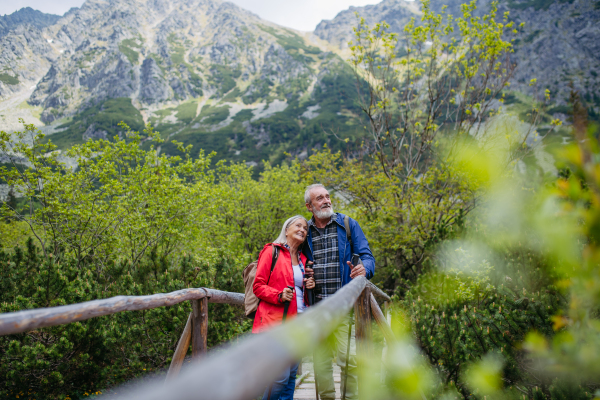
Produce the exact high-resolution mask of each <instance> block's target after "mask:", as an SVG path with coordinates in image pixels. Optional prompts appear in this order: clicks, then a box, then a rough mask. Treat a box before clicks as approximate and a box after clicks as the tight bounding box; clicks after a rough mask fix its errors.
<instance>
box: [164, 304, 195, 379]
mask: <svg viewBox="0 0 600 400" xmlns="http://www.w3.org/2000/svg"><path fill="white" fill-rule="evenodd" d="M191 339H192V313H190V316H189V317H188V320H187V323H186V324H185V328H184V329H183V333H182V334H181V338H179V343H177V348H176V349H175V353H174V354H173V358H172V359H171V365H170V366H169V371H168V372H167V378H166V379H165V380H167V381H168V380H169V379H173V378H174V377H176V376H177V374H179V370H181V366H182V365H183V359H184V358H185V355H186V354H187V351H188V348H189V347H190V340H191Z"/></svg>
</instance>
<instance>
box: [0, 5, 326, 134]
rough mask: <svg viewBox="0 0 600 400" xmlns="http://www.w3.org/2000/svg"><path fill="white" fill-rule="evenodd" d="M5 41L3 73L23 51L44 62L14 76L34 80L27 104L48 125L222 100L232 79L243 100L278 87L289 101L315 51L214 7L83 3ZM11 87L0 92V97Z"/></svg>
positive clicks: (246, 16)
mask: <svg viewBox="0 0 600 400" xmlns="http://www.w3.org/2000/svg"><path fill="white" fill-rule="evenodd" d="M3 40H4V43H2V44H1V45H2V47H1V48H2V50H3V51H4V52H5V53H7V54H6V55H5V56H4V57H3V58H4V60H2V59H1V58H0V68H1V67H3V66H4V67H5V69H6V66H7V65H9V68H11V70H13V71H17V70H18V67H19V66H22V64H23V63H22V62H19V63H17V62H16V60H17V59H18V58H19V57H21V58H23V55H24V54H25V53H26V52H29V53H32V54H31V55H27V56H26V58H28V59H30V60H31V61H32V62H34V63H38V64H41V68H38V69H37V70H36V71H35V73H32V74H30V75H31V76H27V77H25V76H18V77H17V78H16V79H19V81H21V80H25V81H27V82H36V81H37V80H39V83H38V84H37V86H36V88H35V91H34V92H33V93H32V94H31V96H30V98H29V104H31V105H33V106H41V107H43V112H42V116H41V117H42V118H41V119H42V121H44V122H45V123H52V122H53V121H55V120H56V119H59V118H62V117H65V116H71V115H74V114H75V113H77V112H80V111H82V110H84V109H86V108H88V107H90V106H93V105H94V104H98V103H100V102H102V101H104V100H106V99H110V98H118V97H130V98H132V99H133V100H134V104H137V105H139V107H146V106H160V104H162V103H164V102H166V101H185V100H186V99H191V98H197V97H199V96H201V95H202V94H203V93H204V91H207V90H208V91H212V92H215V93H216V94H217V96H223V95H224V94H225V93H227V92H229V91H230V90H232V89H234V88H238V84H237V82H238V81H240V82H248V83H247V84H242V85H239V86H240V87H239V88H238V90H240V96H241V97H242V98H244V99H245V101H247V102H254V101H257V100H260V99H262V98H266V97H268V95H269V93H270V92H271V88H274V87H279V89H278V90H279V92H280V93H281V94H282V95H283V96H285V97H287V98H291V97H293V96H297V95H299V92H301V91H302V87H303V86H307V85H298V84H296V83H294V81H297V80H302V81H304V82H306V81H308V80H309V75H310V74H311V70H310V67H309V66H308V65H307V64H311V63H312V62H313V60H312V59H308V58H307V57H306V56H305V55H304V53H305V52H308V53H310V52H312V53H313V54H318V53H321V50H320V49H319V48H316V47H314V46H312V47H311V46H309V45H306V44H305V42H304V40H303V39H302V38H301V37H300V36H298V35H297V34H296V33H294V32H292V31H289V30H286V29H283V28H281V27H279V26H276V25H273V24H271V23H268V22H266V21H262V20H260V19H259V18H258V17H257V16H256V15H254V14H252V13H250V12H247V11H245V10H242V9H240V8H239V7H237V6H235V5H234V4H232V3H225V2H221V1H218V0H176V1H168V0H108V1H103V0H88V1H86V2H85V3H84V5H83V6H82V7H81V8H80V9H76V10H73V11H71V12H69V13H67V14H66V15H65V16H64V17H63V18H61V19H60V20H58V22H56V23H55V24H53V25H51V26H49V27H46V28H44V29H42V30H40V29H37V28H35V29H34V28H27V30H24V29H21V31H18V32H17V31H12V32H11V33H9V34H8V35H7V36H6V37H5V38H3ZM3 61H4V62H3ZM11 63H12V64H11ZM21 69H22V68H21ZM43 69H45V71H46V73H45V74H44V75H41V74H40V72H41V71H40V70H43ZM15 73H16V74H24V72H18V73H17V72H15ZM13 83H14V82H13ZM242 88H243V91H242ZM16 90H19V88H18V85H12V87H11V85H10V84H6V85H4V86H0V96H3V97H6V96H8V95H10V94H11V93H13V92H15V91H16Z"/></svg>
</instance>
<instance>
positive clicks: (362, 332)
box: [354, 287, 373, 400]
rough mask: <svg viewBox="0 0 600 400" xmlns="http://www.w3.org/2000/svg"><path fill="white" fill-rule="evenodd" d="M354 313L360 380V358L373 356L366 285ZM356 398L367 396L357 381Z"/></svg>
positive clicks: (369, 303)
mask: <svg viewBox="0 0 600 400" xmlns="http://www.w3.org/2000/svg"><path fill="white" fill-rule="evenodd" d="M354 315H355V318H356V352H357V357H356V358H357V360H356V362H357V364H358V370H359V371H358V373H359V380H360V375H361V373H360V360H361V359H363V360H364V359H368V358H370V357H372V356H373V352H372V349H371V290H370V289H369V288H368V287H365V289H364V290H363V291H362V293H361V295H360V296H359V297H358V300H356V303H355V304H354ZM358 398H359V399H361V400H365V399H368V398H369V394H368V393H365V388H364V387H363V385H361V384H360V382H358Z"/></svg>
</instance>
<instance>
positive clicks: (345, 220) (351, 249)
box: [344, 215, 354, 254]
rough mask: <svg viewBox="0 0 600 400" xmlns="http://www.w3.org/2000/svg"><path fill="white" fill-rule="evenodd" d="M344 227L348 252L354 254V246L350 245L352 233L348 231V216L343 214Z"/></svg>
mask: <svg viewBox="0 0 600 400" xmlns="http://www.w3.org/2000/svg"><path fill="white" fill-rule="evenodd" d="M344 227H345V228H346V239H348V243H350V252H351V253H352V254H354V246H353V245H352V233H351V232H350V217H349V216H347V215H344Z"/></svg>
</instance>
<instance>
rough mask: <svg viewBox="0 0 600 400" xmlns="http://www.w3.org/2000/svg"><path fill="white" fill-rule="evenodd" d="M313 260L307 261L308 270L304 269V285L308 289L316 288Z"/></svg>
mask: <svg viewBox="0 0 600 400" xmlns="http://www.w3.org/2000/svg"><path fill="white" fill-rule="evenodd" d="M313 264H314V263H313V262H312V261H307V262H306V270H305V271H304V276H305V278H304V285H305V286H306V288H307V289H314V288H315V286H316V284H315V278H314V276H315V271H314V270H313V269H312V268H311V267H312V266H313Z"/></svg>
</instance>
